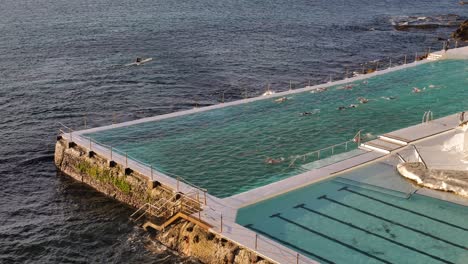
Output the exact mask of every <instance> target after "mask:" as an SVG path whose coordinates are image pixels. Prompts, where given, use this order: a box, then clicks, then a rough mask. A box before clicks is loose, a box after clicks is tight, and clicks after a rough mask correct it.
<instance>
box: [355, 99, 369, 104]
mask: <svg viewBox="0 0 468 264" xmlns="http://www.w3.org/2000/svg"><path fill="white" fill-rule="evenodd" d="M358 101H359V102H360V103H361V104H367V103H368V102H369V99H366V98H364V97H359V98H358Z"/></svg>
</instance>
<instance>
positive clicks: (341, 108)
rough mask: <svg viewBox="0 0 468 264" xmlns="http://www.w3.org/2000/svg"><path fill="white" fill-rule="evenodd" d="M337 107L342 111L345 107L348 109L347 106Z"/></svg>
mask: <svg viewBox="0 0 468 264" xmlns="http://www.w3.org/2000/svg"><path fill="white" fill-rule="evenodd" d="M337 109H338V110H340V111H341V110H345V109H346V106H339V107H338V108H337Z"/></svg>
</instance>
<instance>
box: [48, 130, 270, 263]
mask: <svg viewBox="0 0 468 264" xmlns="http://www.w3.org/2000/svg"><path fill="white" fill-rule="evenodd" d="M55 165H56V166H57V168H58V169H59V170H60V171H61V172H62V173H64V174H66V175H68V176H70V177H72V178H74V179H76V180H78V181H81V182H83V183H86V184H87V185H89V186H91V187H93V188H94V189H96V190H97V191H99V192H101V193H104V194H105V195H107V196H109V197H111V198H114V199H116V200H118V201H120V202H123V203H125V204H128V205H130V206H132V207H134V208H135V210H136V209H137V208H139V207H141V206H142V205H144V204H145V203H157V201H158V200H159V199H161V198H163V197H164V198H166V199H169V198H170V197H172V196H173V195H174V193H175V192H174V190H172V189H171V188H169V187H166V186H163V185H160V184H159V183H158V182H152V181H150V180H148V179H147V177H145V176H144V175H140V174H138V173H136V172H129V171H127V173H126V171H125V168H124V167H123V166H121V165H119V164H113V165H114V166H112V167H110V166H109V161H108V160H106V159H104V158H102V157H100V156H99V155H97V154H95V153H88V152H87V150H86V149H84V148H82V147H80V146H78V145H75V144H73V143H70V142H68V141H66V140H65V139H62V138H59V139H58V140H57V143H56V145H55ZM154 238H155V239H157V240H159V241H160V242H161V243H162V244H164V245H165V246H167V247H169V248H171V249H173V250H177V251H178V252H180V253H182V254H184V255H186V256H191V257H195V258H197V259H198V260H200V261H201V262H203V263H238V264H244V263H245V264H247V263H258V264H268V263H271V262H269V261H267V260H264V259H262V258H261V257H259V256H257V254H256V253H255V252H252V251H251V250H249V249H247V248H243V247H240V246H238V245H237V244H236V243H233V242H231V241H229V240H227V239H225V238H222V237H219V236H217V235H216V234H214V233H211V232H210V231H208V230H206V229H203V228H201V227H199V226H197V225H195V224H193V223H191V222H188V221H186V220H178V221H176V222H175V223H174V224H172V225H170V226H169V227H168V228H166V229H165V230H164V231H161V232H157V233H156V235H155V236H154Z"/></svg>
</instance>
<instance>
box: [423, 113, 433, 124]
mask: <svg viewBox="0 0 468 264" xmlns="http://www.w3.org/2000/svg"><path fill="white" fill-rule="evenodd" d="M433 119H434V115H433V114H432V111H426V112H424V115H423V117H422V119H421V123H422V124H424V123H429V122H430V121H432V120H433Z"/></svg>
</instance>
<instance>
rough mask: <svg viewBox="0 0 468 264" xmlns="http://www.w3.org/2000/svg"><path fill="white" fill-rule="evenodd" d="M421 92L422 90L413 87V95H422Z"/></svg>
mask: <svg viewBox="0 0 468 264" xmlns="http://www.w3.org/2000/svg"><path fill="white" fill-rule="evenodd" d="M420 92H421V89H419V88H418V87H413V93H420Z"/></svg>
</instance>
